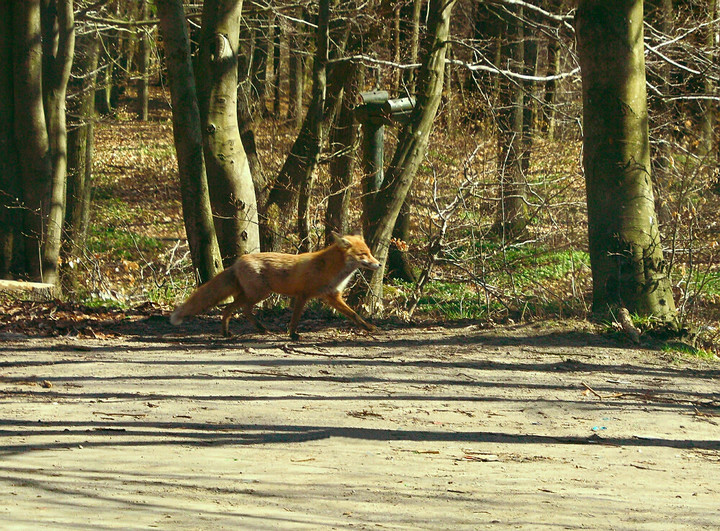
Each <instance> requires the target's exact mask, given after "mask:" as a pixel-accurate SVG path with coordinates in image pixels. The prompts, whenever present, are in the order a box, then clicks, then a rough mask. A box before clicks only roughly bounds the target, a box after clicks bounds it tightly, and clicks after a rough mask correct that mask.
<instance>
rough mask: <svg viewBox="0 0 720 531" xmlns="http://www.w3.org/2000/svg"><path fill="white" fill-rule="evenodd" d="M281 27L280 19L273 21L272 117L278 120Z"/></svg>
mask: <svg viewBox="0 0 720 531" xmlns="http://www.w3.org/2000/svg"><path fill="white" fill-rule="evenodd" d="M281 35H282V26H281V25H280V19H279V18H276V19H275V38H274V39H273V117H274V118H275V119H276V120H278V119H280V82H281V80H282V79H281V77H280V52H281V48H280V44H281V43H280V38H281Z"/></svg>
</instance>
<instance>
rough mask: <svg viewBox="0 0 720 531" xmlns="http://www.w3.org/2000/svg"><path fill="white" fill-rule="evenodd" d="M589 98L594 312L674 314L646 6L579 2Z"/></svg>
mask: <svg viewBox="0 0 720 531" xmlns="http://www.w3.org/2000/svg"><path fill="white" fill-rule="evenodd" d="M575 27H576V33H577V39H578V51H579V57H580V66H581V69H582V92H583V121H584V126H583V130H584V133H585V137H584V140H583V142H584V152H583V166H584V170H585V181H586V189H587V204H588V232H589V248H590V263H591V269H592V277H593V311H594V312H595V313H596V314H598V315H605V314H606V313H607V311H608V309H613V308H618V307H626V308H627V309H628V310H629V311H630V312H631V313H637V314H640V315H652V316H656V317H658V318H661V319H664V320H670V319H672V318H673V316H674V313H675V304H674V301H673V296H672V291H671V287H670V281H669V278H668V271H667V264H666V262H665V260H664V258H663V250H662V245H661V242H660V234H659V231H658V223H657V218H656V215H655V207H654V203H653V191H652V183H651V179H650V148H649V141H648V114H647V101H646V93H645V59H644V53H643V52H644V47H643V3H642V0H581V1H580V3H579V7H578V10H577V13H576V19H575Z"/></svg>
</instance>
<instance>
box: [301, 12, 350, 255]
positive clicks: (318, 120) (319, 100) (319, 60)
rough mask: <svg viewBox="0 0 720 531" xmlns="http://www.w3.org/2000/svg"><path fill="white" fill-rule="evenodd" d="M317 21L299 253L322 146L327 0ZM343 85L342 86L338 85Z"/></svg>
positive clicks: (304, 247)
mask: <svg viewBox="0 0 720 531" xmlns="http://www.w3.org/2000/svg"><path fill="white" fill-rule="evenodd" d="M318 10H319V12H318V21H317V26H318V29H317V39H316V46H317V52H316V54H315V61H314V62H313V99H312V107H311V108H310V109H308V114H310V113H312V115H313V118H312V120H311V130H310V134H311V135H312V137H313V139H314V142H313V143H314V144H315V145H316V146H317V149H315V150H314V152H313V153H312V157H313V160H311V161H308V162H309V165H308V170H309V171H308V173H307V175H306V177H305V178H304V179H303V180H302V181H301V183H300V191H299V194H298V235H299V237H300V250H301V251H304V252H307V251H309V250H310V194H311V192H312V189H313V185H314V182H315V179H314V175H315V171H314V170H315V168H316V166H317V161H318V157H319V156H320V148H321V146H322V145H323V144H324V136H325V135H324V132H325V131H324V128H323V115H324V111H325V99H326V97H327V62H328V49H329V46H330V0H320V1H319V5H318ZM341 85H342V84H341Z"/></svg>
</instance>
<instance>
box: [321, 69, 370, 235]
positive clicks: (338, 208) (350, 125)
mask: <svg viewBox="0 0 720 531" xmlns="http://www.w3.org/2000/svg"><path fill="white" fill-rule="evenodd" d="M360 68H361V67H360V65H358V64H354V63H353V64H352V65H351V66H350V71H349V72H348V75H347V76H346V77H345V87H344V88H343V98H342V104H341V107H340V112H339V115H338V120H337V124H336V126H335V127H334V128H333V129H332V133H331V137H330V151H331V152H332V153H337V155H335V156H334V157H333V158H332V159H331V160H330V196H329V197H328V204H327V209H326V211H325V245H330V244H332V243H333V241H334V239H333V236H332V233H333V232H336V233H338V234H347V232H348V228H349V227H348V219H347V214H348V208H349V206H350V186H351V185H352V176H353V167H354V166H355V150H354V149H353V146H354V145H355V139H356V138H357V134H358V125H357V124H356V123H355V113H354V110H353V109H354V107H355V102H356V101H357V98H358V84H359V77H360Z"/></svg>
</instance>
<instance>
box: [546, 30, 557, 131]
mask: <svg viewBox="0 0 720 531" xmlns="http://www.w3.org/2000/svg"><path fill="white" fill-rule="evenodd" d="M547 52H548V65H547V77H549V78H551V79H549V80H548V81H546V82H545V97H544V101H543V114H542V132H543V133H545V135H546V136H547V139H548V140H554V139H555V115H556V112H555V102H556V100H557V85H558V81H557V79H552V78H553V77H554V76H555V75H557V74H558V73H559V72H560V42H559V41H558V39H556V38H554V36H551V37H550V40H549V41H548V45H547Z"/></svg>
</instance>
